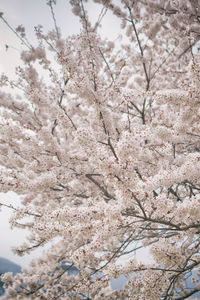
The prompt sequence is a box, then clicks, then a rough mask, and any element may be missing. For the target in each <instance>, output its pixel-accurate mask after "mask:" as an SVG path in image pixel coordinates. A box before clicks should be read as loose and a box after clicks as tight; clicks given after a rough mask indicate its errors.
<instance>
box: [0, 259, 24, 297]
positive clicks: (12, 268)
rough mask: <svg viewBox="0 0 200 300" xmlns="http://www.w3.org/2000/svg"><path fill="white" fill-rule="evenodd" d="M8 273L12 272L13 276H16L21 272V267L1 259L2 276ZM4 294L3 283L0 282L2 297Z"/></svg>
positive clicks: (0, 272) (0, 271) (0, 269)
mask: <svg viewBox="0 0 200 300" xmlns="http://www.w3.org/2000/svg"><path fill="white" fill-rule="evenodd" d="M6 272H12V273H13V275H15V274H16V273H20V272H21V267H20V266H19V265H17V264H15V263H13V262H12V261H10V260H8V259H6V258H3V257H0V275H1V274H4V273H6ZM3 294H4V289H3V282H2V281H0V296H2V295H3Z"/></svg>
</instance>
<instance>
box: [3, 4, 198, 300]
mask: <svg viewBox="0 0 200 300" xmlns="http://www.w3.org/2000/svg"><path fill="white" fill-rule="evenodd" d="M70 2H71V5H72V10H73V13H74V14H75V15H77V19H78V18H79V19H80V21H81V24H82V30H81V31H80V33H79V34H78V35H73V36H70V37H67V38H64V37H63V36H62V35H61V32H60V30H59V28H58V27H57V23H56V18H55V14H54V4H56V3H55V1H52V0H50V1H48V5H49V6H50V9H51V12H52V17H53V20H54V25H55V28H54V30H52V31H50V32H48V33H45V32H44V29H43V28H42V27H41V26H38V27H36V29H35V31H36V35H37V39H38V45H37V46H32V45H31V43H30V42H28V39H27V37H26V33H25V29H24V28H23V26H18V27H17V28H16V30H14V32H15V34H17V36H18V37H19V38H20V39H21V41H22V43H23V44H24V50H23V51H22V53H21V60H22V64H21V66H20V67H17V69H16V74H17V79H16V80H10V79H9V78H8V77H7V76H6V75H5V74H3V75H2V76H1V81H0V84H1V86H2V90H1V92H0V107H1V108H0V114H1V121H0V140H1V143H0V187H1V192H4V193H6V192H8V191H14V192H15V193H17V194H18V195H21V200H22V201H21V202H22V206H20V208H18V207H17V206H16V207H11V208H12V209H13V216H12V218H11V220H10V222H11V225H12V226H16V227H19V228H26V229H28V230H29V232H30V235H29V237H28V239H27V241H26V242H25V243H24V244H23V245H21V246H20V247H18V248H17V249H14V251H15V252H16V253H18V254H19V255H23V254H24V253H29V252H31V251H32V250H34V249H35V248H38V247H42V246H43V245H45V244H47V243H49V242H51V245H52V246H51V248H50V249H49V250H47V251H46V252H45V253H44V254H43V255H41V257H39V258H36V259H34V260H33V261H32V262H31V264H30V266H29V267H28V268H27V269H24V270H23V273H21V274H17V275H15V276H14V277H13V276H12V274H11V273H6V274H5V275H4V276H2V280H3V281H4V282H5V284H4V286H5V287H6V293H7V296H12V297H15V298H16V299H83V298H84V297H85V298H87V299H94V300H97V299H109V300H111V299H123V300H124V299H135V300H137V299H138V300H143V299H144V300H147V299H148V300H158V299H165V300H170V299H177V300H178V299H179V300H181V299H187V298H189V297H190V296H192V295H195V294H197V293H198V292H199V291H200V283H199V282H198V275H199V273H198V272H199V264H200V254H199V251H200V239H199V234H200V57H199V55H198V39H199V36H200V4H199V1H192V0H180V1H178V0H176V1H172V0H170V1H164V0H137V1H133V0H118V1H114V0H113V1H112V0H107V1H105V0H94V1H92V0H89V2H94V3H95V4H94V5H98V6H99V7H100V8H101V13H100V17H99V19H98V21H97V22H96V23H95V24H94V25H92V24H91V23H90V20H89V17H88V13H87V10H86V7H87V3H85V2H88V1H84V0H71V1H70ZM107 11H111V12H112V13H113V14H114V15H115V16H116V17H117V18H118V19H119V22H121V28H122V32H123V33H124V37H123V39H122V42H121V44H120V45H115V43H114V42H111V41H108V40H104V39H102V38H101V36H100V35H99V34H98V29H99V26H100V24H101V19H102V18H103V16H104V15H105V14H106V12H107ZM0 17H1V19H2V21H4V22H7V21H6V17H4V15H3V14H2V13H1V15H0ZM41 70H42V71H41ZM43 74H45V76H44V75H43ZM6 86H9V87H11V88H12V91H11V92H10V93H7V92H5V88H4V87H6ZM16 90H19V92H18V95H16V93H15V91H16ZM141 247H147V248H148V249H149V253H151V255H152V257H153V259H152V263H151V264H147V263H141V262H139V261H138V260H137V255H135V253H136V254H137V251H138V250H139V249H140V248H141ZM131 253H132V255H131ZM126 254H129V257H130V259H128V260H124V261H123V262H122V260H121V259H120V258H123V256H124V255H126ZM65 261H67V262H68V263H69V267H68V268H64V269H63V268H62V263H63V262H65ZM71 266H75V267H76V268H77V269H78V270H79V272H78V273H77V274H76V275H71V276H66V274H67V272H68V270H69V269H70V267H71ZM120 274H124V275H125V276H126V277H127V283H126V284H125V285H124V288H123V289H122V290H119V291H113V290H112V289H111V287H110V280H111V279H112V278H118V277H119V276H120ZM194 274H195V276H194ZM188 277H191V280H193V285H192V286H191V287H189V288H186V283H185V282H186V279H187V278H188ZM193 277H194V278H193Z"/></svg>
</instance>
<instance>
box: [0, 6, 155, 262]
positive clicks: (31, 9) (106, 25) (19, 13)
mask: <svg viewBox="0 0 200 300" xmlns="http://www.w3.org/2000/svg"><path fill="white" fill-rule="evenodd" d="M117 1H118V0H117ZM87 7H88V9H89V15H90V18H91V20H92V22H93V23H95V21H96V20H97V18H98V14H99V12H100V10H101V8H100V6H99V5H94V3H93V1H91V0H89V2H88V4H87ZM0 12H3V13H4V18H5V19H6V20H7V21H8V23H9V24H10V25H11V26H12V27H14V28H16V27H17V26H18V25H21V24H23V25H24V26H25V28H26V32H27V37H28V39H29V40H30V41H31V42H33V44H34V42H35V41H36V39H35V36H34V26H37V25H39V24H40V25H43V26H44V29H45V30H46V31H48V30H49V29H52V28H53V21H52V17H51V13H50V9H49V7H48V6H47V5H46V1H45V0H0ZM55 15H56V19H57V24H58V26H59V27H61V29H62V32H63V35H64V36H68V35H71V34H74V33H78V32H79V30H80V24H79V20H78V18H77V17H75V16H74V15H73V14H72V12H71V6H70V4H69V0H57V6H56V7H55ZM119 31H120V24H119V21H118V20H117V19H116V18H115V17H113V16H112V14H111V13H107V14H106V16H105V17H104V19H103V26H102V29H100V33H101V35H102V36H103V37H107V38H109V39H110V40H115V39H116V38H117V36H118V34H119ZM0 36H1V39H0V73H2V72H3V73H6V74H7V75H9V76H12V77H13V76H14V70H15V67H16V66H17V65H20V50H21V49H22V46H21V44H20V41H19V40H18V39H17V37H16V36H15V35H14V33H13V32H12V31H11V30H9V29H8V27H7V26H6V25H5V24H4V23H3V22H2V21H1V20H0ZM5 45H8V46H9V48H8V50H7V51H6V47H5ZM19 201H20V197H19V196H17V195H15V194H14V193H8V194H6V195H5V194H0V202H2V203H3V202H4V203H6V204H7V205H9V204H13V205H14V206H18V204H19ZM10 215H11V210H10V209H8V208H5V207H3V208H1V211H0V256H2V257H5V258H8V259H10V260H12V261H14V262H16V263H18V264H20V265H21V266H26V265H27V263H28V262H29V261H30V259H31V257H34V256H37V255H38V254H39V253H40V252H41V250H36V251H34V253H33V254H32V255H31V256H28V255H26V256H25V257H18V256H16V255H14V254H13V253H12V250H11V247H13V246H17V245H20V244H22V243H23V242H24V240H25V237H26V235H27V233H26V232H25V231H24V230H19V229H13V230H11V229H10V226H9V222H8V220H9V218H10ZM140 257H141V259H143V260H149V255H148V252H147V251H146V250H145V251H142V252H141V255H140Z"/></svg>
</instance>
